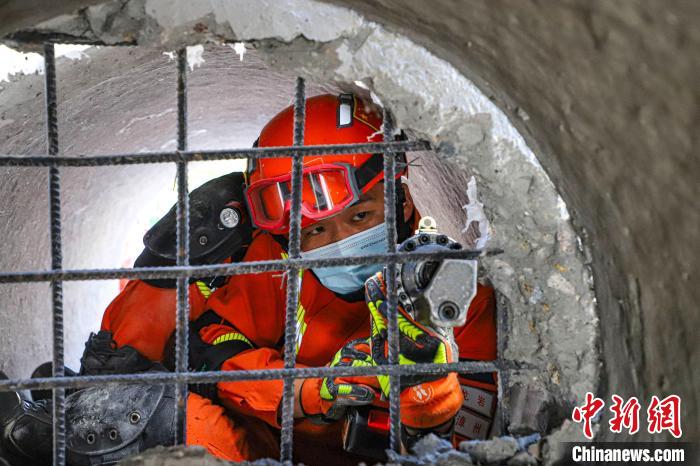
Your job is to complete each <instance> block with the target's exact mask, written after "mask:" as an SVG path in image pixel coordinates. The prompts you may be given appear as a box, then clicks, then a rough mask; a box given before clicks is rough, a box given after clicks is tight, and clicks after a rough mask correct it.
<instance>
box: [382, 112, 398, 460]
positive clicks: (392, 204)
mask: <svg viewBox="0 0 700 466" xmlns="http://www.w3.org/2000/svg"><path fill="white" fill-rule="evenodd" d="M382 127H383V133H384V141H392V140H393V139H394V124H393V120H392V117H391V113H390V112H389V110H388V109H386V108H385V109H384V118H383V123H382ZM399 189H401V187H399ZM396 215H397V212H396V157H395V155H394V154H393V153H390V152H385V153H384V224H385V227H386V239H387V254H394V253H396ZM384 280H385V284H386V306H387V307H386V309H387V320H388V329H387V333H388V338H389V341H388V344H389V364H390V365H398V364H399V326H398V312H397V311H398V307H397V297H396V292H397V291H396V261H395V260H393V259H391V258H390V259H388V260H387V263H386V276H385V277H384ZM400 387H401V379H400V376H399V375H398V374H394V375H391V376H389V421H390V424H389V425H390V429H389V448H390V449H392V450H394V451H396V452H399V451H400V450H401V407H400V405H399V395H400V394H401V389H400Z"/></svg>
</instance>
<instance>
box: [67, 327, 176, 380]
mask: <svg viewBox="0 0 700 466" xmlns="http://www.w3.org/2000/svg"><path fill="white" fill-rule="evenodd" d="M166 370H167V369H166V368H165V367H164V366H163V365H162V364H160V363H158V362H153V361H151V360H149V359H148V358H146V357H145V356H143V355H142V354H141V353H139V352H138V351H137V350H136V349H134V348H133V347H131V346H128V345H126V346H122V347H121V348H117V344H116V343H115V341H114V340H112V333H111V332H107V331H105V330H100V331H99V332H98V333H97V334H95V333H91V334H90V337H89V338H88V341H87V343H85V351H84V352H83V357H82V358H80V372H79V375H110V374H133V373H138V372H164V371H166Z"/></svg>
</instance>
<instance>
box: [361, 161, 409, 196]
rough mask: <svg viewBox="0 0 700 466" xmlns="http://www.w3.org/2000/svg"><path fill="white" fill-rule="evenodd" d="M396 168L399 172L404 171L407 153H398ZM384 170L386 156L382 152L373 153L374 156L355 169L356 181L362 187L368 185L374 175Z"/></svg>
mask: <svg viewBox="0 0 700 466" xmlns="http://www.w3.org/2000/svg"><path fill="white" fill-rule="evenodd" d="M396 159H397V160H396V168H397V174H398V173H401V172H403V171H404V169H405V168H406V166H407V164H406V153H405V152H397V153H396ZM383 170H384V156H382V154H372V157H370V159H369V160H368V161H367V162H365V163H364V165H362V166H361V167H359V168H356V169H355V181H356V182H357V187H358V188H360V189H362V188H364V187H365V186H367V183H369V182H370V181H372V180H373V179H374V177H376V176H377V175H378V174H380V173H381V172H382V171H383Z"/></svg>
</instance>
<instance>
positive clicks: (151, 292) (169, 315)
mask: <svg viewBox="0 0 700 466" xmlns="http://www.w3.org/2000/svg"><path fill="white" fill-rule="evenodd" d="M175 294H176V293H175V289H170V288H157V287H155V286H152V285H149V284H148V283H146V282H143V281H141V280H131V281H129V283H128V284H127V285H126V287H125V288H124V289H123V290H122V292H121V293H119V295H117V297H116V298H114V300H113V301H112V302H111V303H110V305H109V306H108V307H107V309H106V310H105V313H104V315H103V316H102V325H101V329H102V330H106V331H109V332H112V338H113V339H114V341H116V343H117V346H118V347H122V346H125V345H129V346H131V347H133V348H134V349H136V350H137V351H138V352H139V353H141V354H142V355H144V356H145V357H147V358H148V359H150V360H151V361H161V360H162V358H163V351H164V349H165V344H166V342H167V341H168V339H169V338H170V335H171V334H172V333H173V331H174V330H175V308H176V302H175V301H176V298H175ZM204 310H205V300H204V297H203V296H202V294H201V293H200V292H199V289H198V288H197V286H196V285H195V284H192V285H190V319H196V318H197V317H199V316H200V315H201V314H202V312H203V311H204Z"/></svg>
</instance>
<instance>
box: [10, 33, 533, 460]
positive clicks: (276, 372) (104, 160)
mask: <svg viewBox="0 0 700 466" xmlns="http://www.w3.org/2000/svg"><path fill="white" fill-rule="evenodd" d="M44 56H45V59H46V73H45V74H46V119H47V139H48V155H38V156H17V155H0V166H14V167H26V166H34V167H37V166H43V167H48V168H49V200H50V202H49V203H50V221H51V247H52V251H51V252H52V262H51V270H49V271H28V272H19V273H6V272H3V273H0V283H20V282H38V281H49V282H51V288H52V306H53V340H54V341H53V343H54V354H53V376H52V377H49V378H37V379H13V380H0V391H5V390H20V389H37V388H43V389H52V390H53V394H54V395H53V396H54V464H55V465H58V466H63V465H65V461H66V457H65V431H66V425H65V390H66V389H68V388H83V387H91V386H98V385H103V384H108V383H149V384H165V383H169V384H175V385H176V386H177V387H178V389H177V391H176V392H177V413H176V414H177V419H178V423H177V428H178V437H177V440H178V441H180V442H184V441H185V428H184V426H185V419H186V399H187V384H189V383H218V382H225V381H242V380H272V379H282V380H283V381H284V392H283V401H282V405H281V414H282V416H281V418H282V419H281V427H282V430H281V448H280V460H281V461H282V462H283V463H285V464H290V463H291V461H292V453H293V449H292V443H293V414H294V381H295V379H305V378H317V377H339V376H361V375H365V376H377V375H388V376H389V378H390V387H391V388H390V420H391V430H390V448H392V449H394V450H395V451H398V450H399V448H400V412H399V393H400V376H401V375H412V374H447V373H449V372H461V373H478V372H494V371H497V372H498V373H499V374H505V373H507V372H508V371H511V370H515V369H523V368H529V367H530V366H529V365H528V364H526V363H520V362H515V361H507V360H504V359H503V354H502V351H501V350H500V349H501V348H500V347H499V355H498V359H497V360H496V361H464V362H455V363H450V364H441V365H437V364H415V365H399V364H398V354H399V333H398V325H397V297H396V274H395V271H396V266H397V264H403V263H407V262H414V261H421V260H441V259H446V258H454V259H475V258H476V257H478V256H479V255H480V254H481V251H464V250H457V251H445V252H440V253H416V252H413V253H397V252H396V238H397V234H396V215H402V214H403V213H402V212H396V195H397V193H396V179H395V174H396V170H397V166H396V153H397V152H410V151H419V150H429V149H430V144H429V143H428V142H426V141H394V140H393V139H394V136H393V132H394V127H393V121H392V119H391V115H390V113H389V112H388V111H387V110H385V111H384V123H383V134H384V141H383V142H380V143H362V144H334V145H323V146H303V143H304V107H305V91H304V80H303V79H302V78H298V79H297V83H296V92H295V100H294V102H295V103H294V135H293V136H294V138H293V146H291V147H272V148H254V149H234V150H216V151H188V150H187V98H186V93H187V80H186V79H187V70H186V67H187V57H186V50H185V49H180V50H178V54H177V69H178V81H177V104H178V135H177V141H178V147H177V151H175V152H159V153H146V154H115V155H106V156H90V155H86V156H77V157H75V156H72V157H67V156H60V155H58V131H57V97H56V70H55V58H54V46H53V43H47V44H45V46H44ZM354 153H383V154H384V174H385V177H384V178H385V183H384V213H385V226H386V234H387V242H388V248H387V252H386V253H385V254H373V255H367V256H357V257H351V258H335V259H301V258H300V231H301V184H302V166H303V163H302V160H303V157H304V156H309V155H323V154H331V155H341V154H354ZM290 154H292V160H293V163H292V202H291V208H290V235H289V245H288V251H289V257H288V258H287V259H284V260H266V261H257V262H249V263H236V264H215V265H204V266H190V265H189V253H190V251H189V241H188V238H189V226H190V225H189V197H188V187H187V163H189V162H193V161H206V160H222V159H241V158H248V159H256V158H268V157H288V156H289V155H290ZM164 162H175V163H176V166H177V176H178V178H177V181H178V183H177V186H178V199H177V211H176V216H177V226H176V228H177V236H176V238H177V245H176V246H177V261H176V264H177V265H176V266H170V267H153V268H150V267H149V268H131V269H77V270H63V268H62V260H61V218H60V178H59V167H64V166H65V167H87V166H107V165H129V164H143V163H164ZM378 263H383V264H386V267H387V276H386V287H387V307H388V318H389V319H388V321H389V322H388V323H389V325H388V327H389V328H388V338H389V365H384V366H373V367H310V368H307V367H302V368H298V367H295V359H296V351H297V348H296V325H295V324H296V313H297V308H298V305H299V293H300V287H301V275H300V273H301V271H302V270H303V269H307V268H314V267H332V266H339V265H352V264H378ZM279 270H284V271H286V279H287V299H286V309H285V312H286V320H285V341H284V368H283V369H256V370H247V371H236V372H218V371H217V372H213V371H212V372H189V371H188V362H187V361H188V357H187V356H188V342H187V334H188V317H189V316H188V315H189V296H188V290H189V287H188V279H189V278H190V277H193V276H214V275H223V276H229V275H239V274H249V273H263V272H270V271H279ZM115 278H129V279H136V278H140V279H154V278H175V279H176V283H177V291H176V293H177V306H176V330H175V332H176V345H175V346H176V348H175V350H176V370H175V372H172V373H141V374H118V375H101V376H78V377H66V376H65V371H64V364H63V357H64V348H63V342H64V335H63V308H62V301H63V296H62V282H63V281H68V280H106V279H115ZM504 325H505V324H504ZM501 327H502V325H501V319H500V318H499V338H500V337H502V329H501ZM499 380H501V381H500V382H499V398H500V395H501V394H502V389H501V386H502V379H501V377H499Z"/></svg>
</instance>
